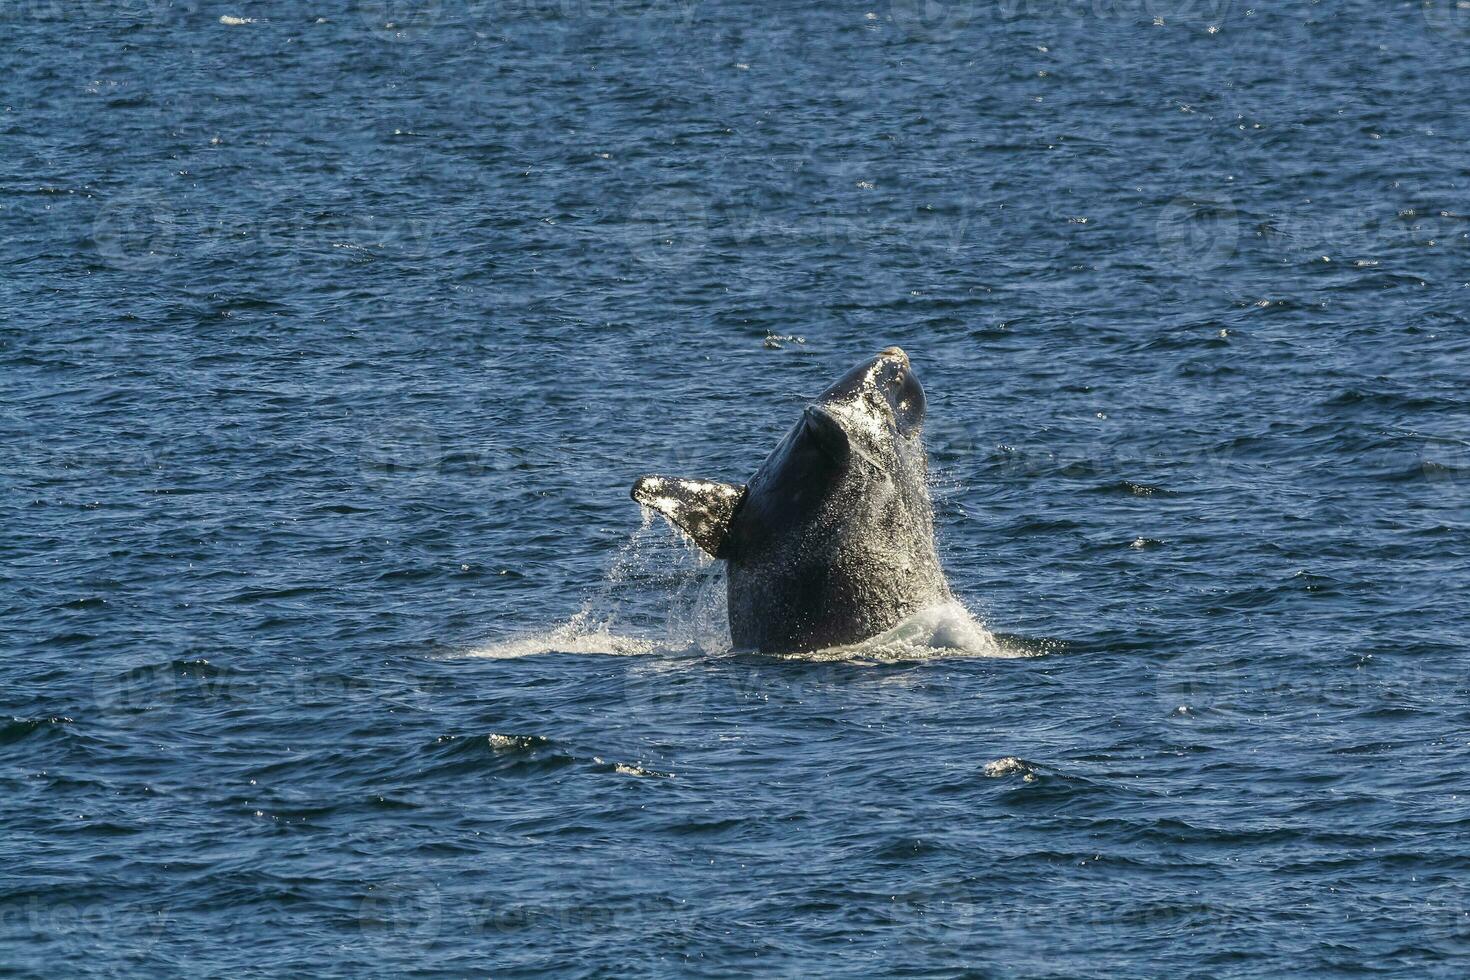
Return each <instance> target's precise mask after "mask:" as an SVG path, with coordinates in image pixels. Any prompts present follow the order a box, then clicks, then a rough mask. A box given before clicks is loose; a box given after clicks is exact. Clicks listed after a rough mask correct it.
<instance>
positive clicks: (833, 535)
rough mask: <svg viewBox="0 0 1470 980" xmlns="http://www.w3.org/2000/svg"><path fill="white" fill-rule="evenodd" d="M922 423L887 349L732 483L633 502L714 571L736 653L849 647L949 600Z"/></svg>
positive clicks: (920, 409)
mask: <svg viewBox="0 0 1470 980" xmlns="http://www.w3.org/2000/svg"><path fill="white" fill-rule="evenodd" d="M925 411H926V404H925V399H924V389H923V387H922V386H921V385H920V384H919V379H918V376H917V375H916V374H915V373H914V369H913V365H912V363H911V362H910V361H909V357H908V355H907V354H906V353H904V351H903V350H902V349H901V348H898V347H888V348H885V349H884V350H882V351H880V352H879V353H878V354H877V355H875V356H874V357H872V358H869V359H868V360H866V361H863V362H862V363H860V364H858V365H856V366H855V367H853V368H852V369H851V370H849V371H848V372H847V373H846V374H844V375H842V377H840V378H838V379H837V380H836V381H835V382H833V383H832V384H831V386H829V387H828V388H827V389H826V390H825V391H823V392H822V393H821V394H820V395H818V396H817V397H816V398H815V399H813V400H812V401H811V403H810V404H808V405H807V406H806V408H805V409H804V410H803V412H802V414H801V417H800V418H799V419H797V421H796V423H795V424H794V425H793V426H792V427H791V428H790V429H789V430H788V431H787V432H786V435H785V436H784V437H783V438H782V439H781V441H780V443H778V444H777V446H776V448H775V449H773V450H772V451H771V453H770V455H769V456H767V457H766V460H765V462H764V463H762V464H761V465H760V468H759V469H757V470H756V472H755V474H754V475H753V476H752V477H751V478H750V479H748V480H746V481H745V482H744V483H729V482H724V481H720V480H709V479H695V478H689V477H673V476H660V475H650V476H644V477H641V478H639V479H638V480H637V481H636V482H635V483H634V484H633V488H632V496H633V499H634V500H636V501H637V502H638V503H639V504H641V505H642V506H644V507H647V508H650V509H652V510H654V511H657V512H658V513H659V514H661V515H663V517H665V518H666V519H667V520H668V521H669V523H670V524H672V525H673V526H674V527H675V528H677V529H678V530H679V531H681V532H682V533H683V534H685V535H686V536H688V537H689V538H690V539H691V540H692V541H693V542H694V543H695V544H696V545H697V546H698V547H699V548H700V549H702V550H703V551H704V552H705V553H706V554H708V555H710V556H712V557H714V558H716V559H718V560H720V561H722V562H724V563H725V565H726V580H725V581H726V585H725V587H726V608H727V612H728V616H729V623H730V639H731V641H732V643H733V644H734V645H735V647H736V648H737V649H742V650H753V651H757V652H760V653H788V652H790V653H799V652H806V651H814V650H821V649H826V648H829V647H839V646H846V645H851V644H857V643H861V642H862V641H864V640H867V639H870V638H872V637H875V636H878V635H879V634H882V633H884V632H885V631H887V630H889V629H891V628H893V627H894V626H896V625H898V624H899V623H900V622H902V621H903V620H904V619H905V618H907V617H909V616H911V615H912V614H914V613H916V612H918V611H920V610H922V609H924V608H927V607H930V606H933V605H937V604H939V603H944V602H948V601H952V599H953V596H952V594H951V592H950V587H949V583H948V581H947V580H946V579H945V576H944V571H943V569H942V567H941V565H940V561H939V554H938V550H937V547H936V545H935V538H934V511H933V505H932V503H931V500H930V496H929V474H928V457H927V454H926V452H925V449H924V441H923V425H924V416H925Z"/></svg>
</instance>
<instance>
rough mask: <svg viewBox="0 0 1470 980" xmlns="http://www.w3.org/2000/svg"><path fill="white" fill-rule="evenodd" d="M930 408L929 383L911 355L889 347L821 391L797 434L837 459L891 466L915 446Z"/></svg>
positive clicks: (884, 466)
mask: <svg viewBox="0 0 1470 980" xmlns="http://www.w3.org/2000/svg"><path fill="white" fill-rule="evenodd" d="M924 409H925V403H924V388H923V386H922V385H920V384H919V378H918V376H917V375H916V374H914V370H913V365H911V364H910V363H909V357H908V355H907V354H905V353H904V352H903V349H902V348H899V347H888V348H885V349H884V350H882V351H880V352H879V353H878V354H877V355H876V356H875V357H872V358H870V359H869V360H866V361H864V362H863V363H861V364H858V365H857V366H856V367H854V368H853V369H852V370H850V371H848V372H847V373H846V374H844V375H843V376H842V377H841V378H838V379H837V380H836V381H835V382H833V383H832V384H831V385H830V386H829V387H828V388H827V390H826V391H823V392H822V393H821V394H820V395H818V396H817V397H816V399H815V400H814V401H813V402H812V403H811V404H810V405H808V406H807V408H806V411H805V412H803V414H802V421H801V424H800V428H801V430H802V431H801V432H799V433H793V435H796V436H797V438H798V439H800V438H803V437H804V438H807V439H810V440H811V441H812V443H813V444H814V445H816V446H817V447H818V448H819V449H820V450H822V451H823V452H824V453H826V454H827V455H829V456H830V457H832V458H833V460H834V461H835V462H838V463H843V464H846V463H849V462H852V461H853V460H857V461H860V462H861V463H864V464H866V465H868V466H870V467H873V468H875V469H877V470H887V469H891V468H892V467H894V466H895V465H898V464H899V463H900V462H901V461H902V460H903V459H904V458H905V457H907V456H910V455H912V454H913V452H914V451H915V446H916V444H917V443H918V441H919V439H920V436H921V430H922V429H923V425H924Z"/></svg>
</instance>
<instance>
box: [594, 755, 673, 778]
mask: <svg viewBox="0 0 1470 980" xmlns="http://www.w3.org/2000/svg"><path fill="white" fill-rule="evenodd" d="M592 764H593V765H594V766H596V767H597V768H598V770H599V771H600V772H611V773H617V774H618V775H619V776H652V777H654V778H656V779H673V778H674V774H673V773H671V772H659V771H658V770H657V769H645V768H643V767H642V766H636V765H632V764H630V763H626V762H608V761H606V760H604V759H602V758H599V757H598V756H593V757H592Z"/></svg>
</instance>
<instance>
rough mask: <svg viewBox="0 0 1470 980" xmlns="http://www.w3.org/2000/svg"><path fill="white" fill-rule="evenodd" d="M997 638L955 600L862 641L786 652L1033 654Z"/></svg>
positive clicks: (866, 659) (874, 659) (792, 656)
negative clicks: (1010, 645) (820, 648)
mask: <svg viewBox="0 0 1470 980" xmlns="http://www.w3.org/2000/svg"><path fill="white" fill-rule="evenodd" d="M1033 655H1034V654H1032V653H1030V652H1028V651H1024V650H1018V649H1013V648H1011V647H1009V646H1007V645H1005V644H1003V643H1001V641H1000V640H998V639H996V637H995V634H993V633H991V632H990V631H989V630H987V629H986V628H985V627H984V626H983V625H982V624H981V623H980V621H979V620H977V619H976V618H975V617H974V616H973V615H972V614H971V613H970V611H969V610H968V609H966V608H965V607H964V606H963V605H961V604H960V603H958V602H955V601H953V600H950V601H948V602H941V603H938V604H936V605H933V606H928V607H926V608H924V609H920V610H919V611H918V612H916V613H914V614H912V615H910V616H909V617H908V618H906V619H904V620H903V621H902V622H900V623H899V624H898V625H897V626H894V627H893V628H892V629H890V630H888V631H886V632H884V633H880V634H878V635H877V636H875V637H872V638H871V639H867V640H864V641H862V642H861V643H852V644H847V645H844V646H837V647H827V648H826V649H823V650H813V651H811V652H808V653H788V654H783V655H782V657H781V659H783V660H812V661H849V662H852V663H885V662H886V663H892V662H894V661H901V660H937V659H942V658H950V657H1029V656H1033Z"/></svg>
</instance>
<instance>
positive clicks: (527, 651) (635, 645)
mask: <svg viewBox="0 0 1470 980" xmlns="http://www.w3.org/2000/svg"><path fill="white" fill-rule="evenodd" d="M657 649H658V644H656V643H654V642H653V641H651V640H646V639H642V638H640V637H635V636H619V635H618V634H616V633H613V632H612V631H611V630H610V629H608V628H607V627H605V626H601V625H599V626H598V627H597V628H594V629H590V630H589V629H585V627H584V626H583V624H579V623H578V622H577V620H576V619H573V620H572V621H571V622H569V623H564V624H562V625H561V626H558V627H556V628H555V629H550V630H542V631H540V632H535V633H525V634H522V635H520V636H513V637H509V638H508V639H504V640H496V641H494V642H491V643H487V644H485V645H484V646H480V647H476V648H474V649H472V650H467V651H465V654H464V655H465V656H467V657H484V658H486V659H490V660H514V659H516V658H518V657H533V656H536V655H538V654H544V653H596V654H606V655H609V656H617V657H630V656H638V655H640V654H648V653H653V652H654V651H655V650H657Z"/></svg>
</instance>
